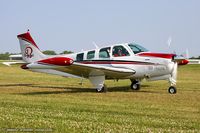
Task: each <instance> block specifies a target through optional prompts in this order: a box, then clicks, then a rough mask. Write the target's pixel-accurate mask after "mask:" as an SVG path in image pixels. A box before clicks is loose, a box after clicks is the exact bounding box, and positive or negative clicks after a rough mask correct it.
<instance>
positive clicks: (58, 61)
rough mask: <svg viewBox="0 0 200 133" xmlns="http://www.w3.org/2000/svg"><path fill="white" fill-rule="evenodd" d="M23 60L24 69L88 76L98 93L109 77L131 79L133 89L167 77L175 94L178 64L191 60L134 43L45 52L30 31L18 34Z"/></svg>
mask: <svg viewBox="0 0 200 133" xmlns="http://www.w3.org/2000/svg"><path fill="white" fill-rule="evenodd" d="M17 37H18V39H19V42H20V47H21V52H22V56H23V60H24V61H25V62H26V64H24V65H22V66H21V68H23V69H28V70H31V71H34V72H43V73H49V74H56V75H61V76H66V77H76V78H88V79H89V80H90V81H91V83H92V84H93V85H94V87H95V88H96V90H97V92H104V91H106V87H105V85H104V81H105V80H106V79H114V80H119V79H130V80H131V89H133V90H139V89H140V82H141V81H142V80H143V79H146V80H148V81H154V80H168V81H169V82H170V87H169V89H168V92H169V93H171V94H174V93H176V88H175V85H176V77H177V66H178V64H179V65H185V64H187V63H188V61H187V60H185V59H179V60H178V62H177V61H176V59H175V57H176V55H175V54H165V53H152V52H149V51H148V50H146V49H145V48H143V47H142V46H140V45H138V44H135V43H123V44H114V45H111V46H106V47H102V48H96V49H93V50H88V51H83V52H79V53H73V54H67V55H55V56H48V55H44V54H43V53H42V52H41V51H40V49H39V48H38V46H37V45H36V43H35V42H34V40H33V39H32V37H31V35H30V33H29V32H27V33H24V34H20V35H18V36H17Z"/></svg>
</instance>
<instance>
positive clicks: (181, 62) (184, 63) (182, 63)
mask: <svg viewBox="0 0 200 133" xmlns="http://www.w3.org/2000/svg"><path fill="white" fill-rule="evenodd" d="M188 63H189V61H188V60H186V59H184V60H182V61H180V62H179V63H178V65H187V64H188Z"/></svg>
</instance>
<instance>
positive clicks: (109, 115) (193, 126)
mask: <svg viewBox="0 0 200 133" xmlns="http://www.w3.org/2000/svg"><path fill="white" fill-rule="evenodd" d="M178 74H179V77H178V84H177V88H178V92H177V94H175V95H170V94H168V92H167V88H168V82H167V81H156V82H143V84H142V89H141V90H140V91H138V92H135V91H132V90H130V89H129V85H130V81H129V80H122V81H119V82H114V81H106V84H107V87H108V92H107V93H96V92H95V90H94V89H92V86H91V84H90V83H89V81H88V80H85V81H84V83H83V85H82V86H81V85H79V82H80V81H79V80H78V79H72V78H64V77H59V76H52V75H46V74H40V73H33V72H29V71H25V70H22V69H20V68H19V66H13V67H6V66H3V65H0V132H6V131H16V132H20V131H24V130H29V131H33V132H37V131H44V132H51V131H52V132H90V133H93V132H117V133H122V132H131V133H133V132H195V133H196V132H200V81H199V80H200V65H187V66H183V67H181V68H180V69H179V72H178Z"/></svg>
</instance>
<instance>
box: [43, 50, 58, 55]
mask: <svg viewBox="0 0 200 133" xmlns="http://www.w3.org/2000/svg"><path fill="white" fill-rule="evenodd" d="M42 53H43V54H46V55H56V52H55V51H53V50H45V51H43V52H42Z"/></svg>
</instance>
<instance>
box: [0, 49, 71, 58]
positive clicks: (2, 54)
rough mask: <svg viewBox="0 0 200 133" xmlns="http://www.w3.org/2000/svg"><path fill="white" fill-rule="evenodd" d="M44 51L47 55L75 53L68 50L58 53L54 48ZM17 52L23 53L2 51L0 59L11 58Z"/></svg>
mask: <svg viewBox="0 0 200 133" xmlns="http://www.w3.org/2000/svg"><path fill="white" fill-rule="evenodd" d="M42 53H44V54H46V55H58V54H71V53H73V52H72V51H68V50H65V51H63V52H61V53H56V52H55V51H53V50H45V51H43V52H42ZM15 54H21V53H9V52H5V53H0V60H9V56H10V55H15Z"/></svg>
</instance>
